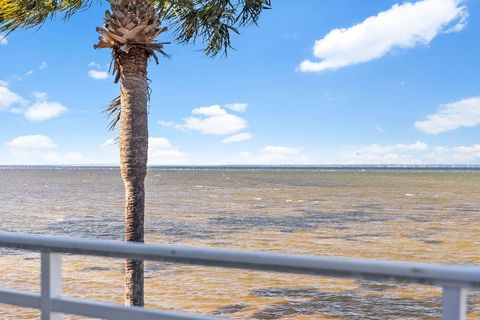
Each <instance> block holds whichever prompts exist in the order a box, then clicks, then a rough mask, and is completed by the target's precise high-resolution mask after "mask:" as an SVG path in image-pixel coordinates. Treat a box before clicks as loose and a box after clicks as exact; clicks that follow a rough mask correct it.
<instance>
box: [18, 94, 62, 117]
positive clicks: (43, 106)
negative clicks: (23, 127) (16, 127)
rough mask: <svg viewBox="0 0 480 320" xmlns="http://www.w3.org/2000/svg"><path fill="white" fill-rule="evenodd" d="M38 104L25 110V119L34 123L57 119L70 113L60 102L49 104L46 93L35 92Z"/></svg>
mask: <svg viewBox="0 0 480 320" xmlns="http://www.w3.org/2000/svg"><path fill="white" fill-rule="evenodd" d="M33 95H34V96H35V98H36V102H35V103H34V104H33V105H32V106H30V107H28V108H27V109H26V110H25V113H24V115H25V118H27V119H28V120H30V121H33V122H40V121H45V120H48V119H52V118H56V117H58V116H60V115H61V114H62V113H65V112H67V111H68V109H67V107H65V106H64V105H62V104H61V103H59V102H49V101H48V95H47V94H46V93H44V92H34V93H33Z"/></svg>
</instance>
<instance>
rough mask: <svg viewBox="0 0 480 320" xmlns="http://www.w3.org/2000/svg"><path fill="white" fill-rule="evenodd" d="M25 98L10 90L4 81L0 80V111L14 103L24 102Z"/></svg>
mask: <svg viewBox="0 0 480 320" xmlns="http://www.w3.org/2000/svg"><path fill="white" fill-rule="evenodd" d="M25 103H26V100H25V99H23V98H22V97H21V96H19V95H18V94H16V93H15V92H12V91H11V90H10V89H9V88H8V87H7V83H6V82H5V81H1V82H0V111H3V110H7V109H8V108H10V107H11V106H13V105H16V104H25Z"/></svg>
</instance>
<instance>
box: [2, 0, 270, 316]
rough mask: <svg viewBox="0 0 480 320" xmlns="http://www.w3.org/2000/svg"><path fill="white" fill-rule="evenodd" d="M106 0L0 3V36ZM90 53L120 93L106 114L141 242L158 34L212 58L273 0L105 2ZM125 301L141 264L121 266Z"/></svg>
mask: <svg viewBox="0 0 480 320" xmlns="http://www.w3.org/2000/svg"><path fill="white" fill-rule="evenodd" d="M104 1H105V2H106V1H108V0H43V1H39V0H0V32H7V33H8V32H12V31H14V30H16V29H19V28H29V27H35V26H40V25H42V24H43V23H44V22H45V21H47V20H49V19H51V18H53V17H54V16H55V15H59V14H60V15H64V16H65V18H69V17H70V16H72V15H73V14H74V13H76V12H78V11H80V10H83V9H87V8H89V7H90V6H91V5H92V4H93V3H94V2H104ZM108 2H109V4H110V6H111V10H109V11H107V12H106V13H105V21H104V24H103V27H102V28H97V31H98V32H99V33H100V34H101V37H100V38H99V42H98V43H97V44H96V45H95V46H94V47H95V48H108V49H111V51H112V72H113V73H114V75H115V82H116V83H117V82H120V96H119V98H116V99H114V100H113V101H112V102H111V104H110V105H109V107H108V108H107V111H108V112H109V113H111V114H112V115H113V120H112V123H111V125H112V127H114V126H115V124H116V123H117V122H118V123H119V125H120V133H119V145H120V168H121V174H122V178H123V181H124V185H125V239H126V240H127V241H137V242H143V241H144V209H145V187H144V180H145V176H146V173H147V151H148V112H147V111H148V110H147V107H148V100H149V87H148V79H147V65H148V61H149V58H151V57H153V58H154V59H155V61H156V62H157V63H158V58H157V56H156V53H160V54H162V55H165V53H164V51H163V46H164V44H165V43H161V42H158V41H157V37H158V36H159V35H160V34H162V33H163V32H166V31H167V27H162V26H161V24H165V25H168V28H169V30H172V32H173V34H174V37H175V40H176V42H178V43H190V42H193V41H195V40H196V39H200V40H202V41H203V44H204V49H203V50H204V53H205V54H206V55H207V56H210V57H214V56H216V55H218V54H226V52H227V50H228V49H229V48H231V43H230V35H231V33H239V31H238V28H239V27H244V26H246V25H248V24H251V23H254V24H256V23H257V21H258V19H259V17H260V14H261V13H262V11H263V10H264V9H269V8H270V7H271V0H109V1H108ZM125 278H126V279H125V303H126V304H128V305H136V306H143V305H144V286H143V282H144V272H143V261H136V260H127V261H126V262H125Z"/></svg>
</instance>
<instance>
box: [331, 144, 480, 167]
mask: <svg viewBox="0 0 480 320" xmlns="http://www.w3.org/2000/svg"><path fill="white" fill-rule="evenodd" d="M479 162H480V144H474V145H471V146H453V147H445V146H435V147H430V146H428V145H427V144H426V143H424V142H421V141H417V142H415V143H412V144H396V145H386V146H381V145H378V144H372V145H369V146H363V147H359V148H357V149H354V150H349V151H345V152H342V153H341V154H340V161H338V163H342V164H400V165H402V164H403V165H419V164H478V163H479Z"/></svg>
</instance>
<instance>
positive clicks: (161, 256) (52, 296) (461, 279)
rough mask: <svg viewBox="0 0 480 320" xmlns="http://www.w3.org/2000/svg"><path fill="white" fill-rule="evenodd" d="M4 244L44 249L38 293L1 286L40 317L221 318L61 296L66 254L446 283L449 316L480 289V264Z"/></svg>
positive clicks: (66, 242)
mask: <svg viewBox="0 0 480 320" xmlns="http://www.w3.org/2000/svg"><path fill="white" fill-rule="evenodd" d="M0 247H9V248H16V249H23V250H30V251H39V252H40V253H41V290H40V295H38V294H33V293H27V292H20V291H14V290H7V289H0V303H3V304H9V305H17V306H23V307H28V308H35V309H40V310H41V319H42V320H57V319H61V318H62V314H72V315H80V316H86V317H93V318H101V319H112V320H130V319H136V320H154V319H155V320H158V319H163V320H170V319H171V320H180V319H182V320H187V319H191V320H193V319H204V320H206V319H219V318H214V317H209V316H198V315H191V314H185V313H179V312H170V311H157V310H151V309H146V308H145V309H144V308H138V307H127V306H122V305H117V304H107V303H98V302H93V301H82V300H73V299H68V298H66V297H64V296H62V267H61V255H62V254H76V255H90V256H102V257H113V258H128V259H137V260H152V261H167V262H175V263H182V264H191V265H202V266H213V267H225V268H236V269H249V270H262V271H271V272H284V273H294V274H307V275H315V276H331V277H341V278H354V279H368V280H375V281H400V282H408V283H417V284H424V285H435V286H441V287H442V288H443V319H445V320H465V319H466V290H467V288H480V267H477V266H454V265H439V264H423V263H406V262H388V261H375V260H358V259H344V258H332V257H312V256H300V255H285V254H270V253H259V252H244V251H235V250H218V249H203V248H192V247H179V246H160V245H152V244H140V243H125V242H121V241H109V240H78V239H72V238H62V237H51V236H41V235H28V234H21V233H9V232H0Z"/></svg>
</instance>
